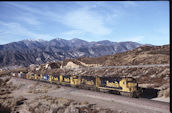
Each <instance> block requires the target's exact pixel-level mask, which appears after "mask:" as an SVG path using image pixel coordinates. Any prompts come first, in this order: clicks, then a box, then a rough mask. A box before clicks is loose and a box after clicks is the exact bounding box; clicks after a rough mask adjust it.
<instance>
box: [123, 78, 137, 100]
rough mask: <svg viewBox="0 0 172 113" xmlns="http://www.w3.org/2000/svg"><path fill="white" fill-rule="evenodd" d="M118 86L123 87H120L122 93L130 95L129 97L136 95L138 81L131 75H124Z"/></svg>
mask: <svg viewBox="0 0 172 113" xmlns="http://www.w3.org/2000/svg"><path fill="white" fill-rule="evenodd" d="M120 86H122V87H123V89H122V91H123V92H122V93H121V94H122V95H125V96H131V97H138V96H139V92H138V83H137V81H136V79H134V78H131V77H126V78H123V79H122V80H121V82H120Z"/></svg>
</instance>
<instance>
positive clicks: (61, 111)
mask: <svg viewBox="0 0 172 113" xmlns="http://www.w3.org/2000/svg"><path fill="white" fill-rule="evenodd" d="M20 81H21V82H20V83H19V82H18V80H17V79H11V78H10V77H0V87H1V88H0V112H1V113H127V112H124V111H121V110H120V111H114V110H111V109H106V108H102V107H100V106H97V105H95V104H90V103H88V102H87V101H81V102H79V101H76V100H74V99H69V98H65V97H54V96H49V95H48V92H49V91H50V90H51V91H54V90H58V88H60V87H59V86H56V85H50V84H46V83H38V82H35V81H25V80H24V81H23V80H20Z"/></svg>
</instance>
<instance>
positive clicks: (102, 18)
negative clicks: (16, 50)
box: [0, 1, 170, 45]
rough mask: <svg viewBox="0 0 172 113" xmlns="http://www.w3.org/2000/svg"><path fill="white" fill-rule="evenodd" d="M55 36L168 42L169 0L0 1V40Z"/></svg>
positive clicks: (145, 42) (146, 42)
mask: <svg viewBox="0 0 172 113" xmlns="http://www.w3.org/2000/svg"><path fill="white" fill-rule="evenodd" d="M54 38H63V39H67V40H70V39H73V38H80V39H83V40H86V41H100V40H110V41H114V42H121V41H134V42H139V43H142V44H153V45H164V44H169V39H170V38H169V1H107V2H103V1H102V2H101V1H94V2H93V1H88V2H86V1H85V2H78V1H75V2H0V44H6V43H9V42H14V41H20V40H24V39H33V40H35V39H43V40H51V39H54Z"/></svg>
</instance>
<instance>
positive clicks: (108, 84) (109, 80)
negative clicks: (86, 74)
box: [99, 77, 123, 91]
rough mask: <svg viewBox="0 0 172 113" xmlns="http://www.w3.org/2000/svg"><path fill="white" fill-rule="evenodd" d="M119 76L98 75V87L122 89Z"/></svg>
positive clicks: (109, 89) (108, 89)
mask: <svg viewBox="0 0 172 113" xmlns="http://www.w3.org/2000/svg"><path fill="white" fill-rule="evenodd" d="M120 81H121V78H118V77H100V82H101V83H100V87H99V88H100V89H104V90H107V91H111V90H115V91H121V90H122V89H123V87H122V86H120Z"/></svg>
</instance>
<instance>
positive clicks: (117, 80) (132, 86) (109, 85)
mask: <svg viewBox="0 0 172 113" xmlns="http://www.w3.org/2000/svg"><path fill="white" fill-rule="evenodd" d="M13 76H16V77H19V78H25V79H30V80H38V81H44V82H49V83H54V84H59V85H65V86H70V87H76V88H82V89H89V90H94V91H101V92H113V93H116V94H120V95H123V96H129V97H139V95H140V94H141V89H140V88H139V87H138V83H137V81H136V80H135V79H134V78H132V77H99V76H77V75H56V74H54V75H49V74H26V73H23V72H19V73H17V74H14V75H13Z"/></svg>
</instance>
